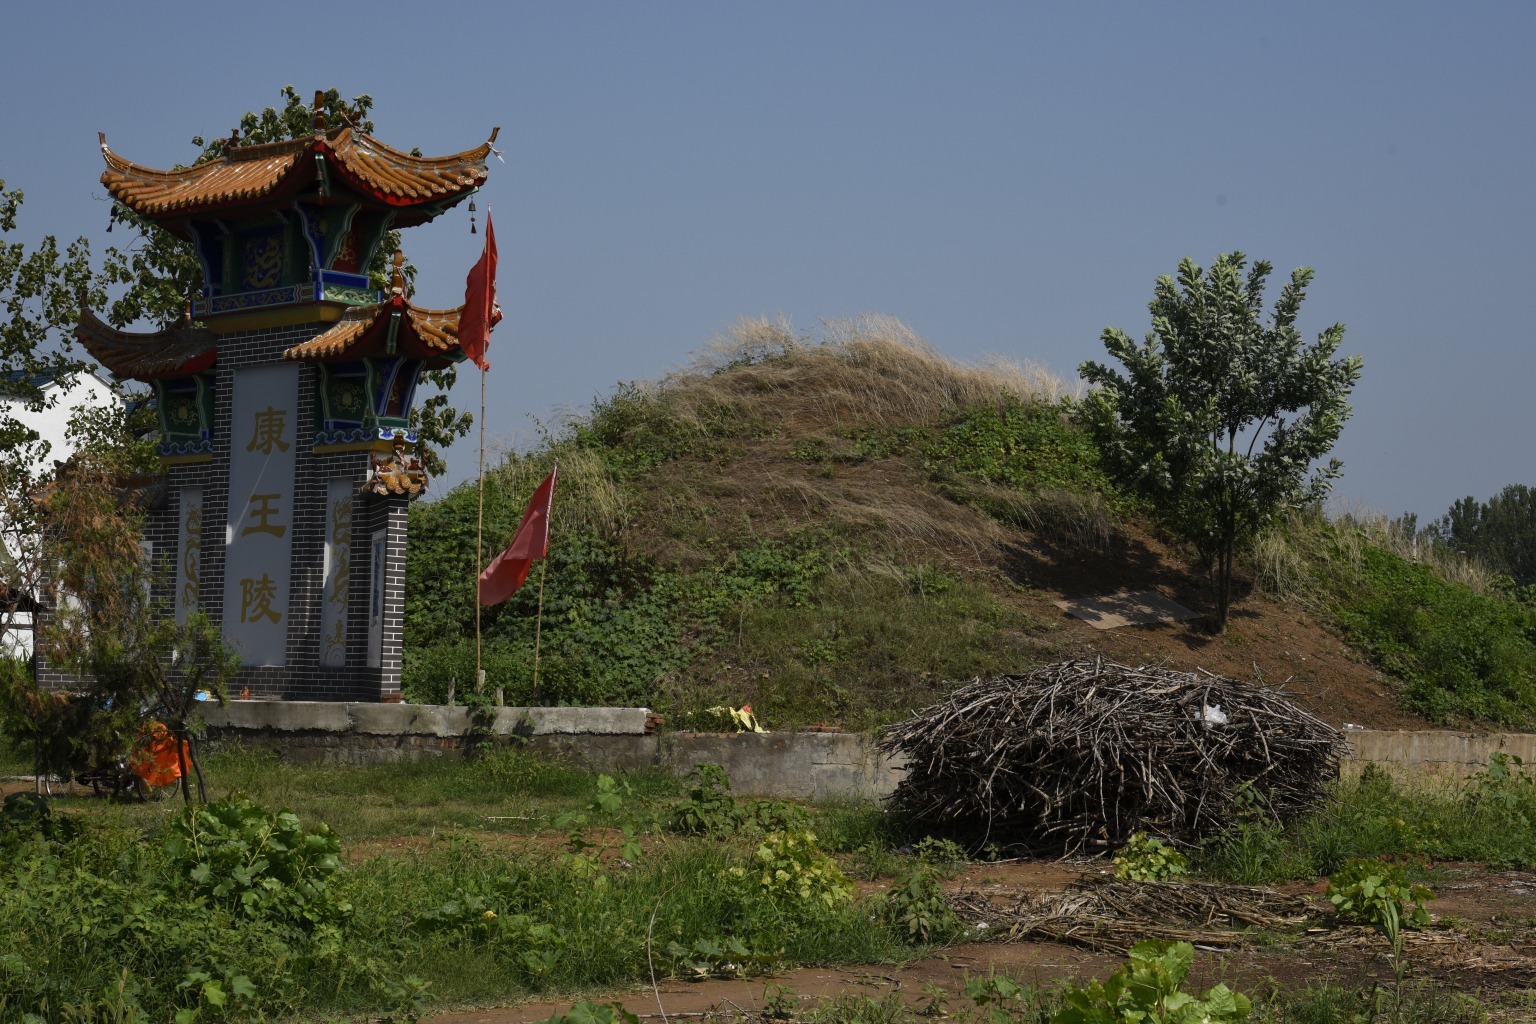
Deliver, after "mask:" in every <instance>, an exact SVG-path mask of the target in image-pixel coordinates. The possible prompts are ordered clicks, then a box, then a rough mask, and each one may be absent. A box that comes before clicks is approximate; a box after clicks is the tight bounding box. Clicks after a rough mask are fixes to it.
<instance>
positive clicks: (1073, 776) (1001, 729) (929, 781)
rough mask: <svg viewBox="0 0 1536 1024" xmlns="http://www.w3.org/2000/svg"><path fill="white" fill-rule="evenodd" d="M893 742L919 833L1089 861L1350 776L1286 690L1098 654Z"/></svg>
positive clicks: (966, 705) (1046, 669) (1263, 808)
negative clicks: (1092, 855)
mask: <svg viewBox="0 0 1536 1024" xmlns="http://www.w3.org/2000/svg"><path fill="white" fill-rule="evenodd" d="M880 746H881V749H883V750H884V751H886V752H887V753H891V754H901V755H904V756H905V757H906V758H907V761H908V771H907V775H906V777H905V778H904V779H903V780H902V781H901V783H900V785H899V786H898V787H897V789H896V793H895V800H896V802H897V803H898V804H899V805H900V806H902V807H903V808H905V809H906V810H907V811H908V812H909V813H911V814H913V815H914V816H915V818H916V819H917V820H918V822H919V823H920V824H922V825H925V826H927V827H929V828H933V829H936V830H941V831H947V832H950V833H953V834H956V835H959V836H962V837H966V838H969V839H972V840H973V841H978V842H984V841H990V842H996V843H998V844H999V845H1004V846H1009V845H1012V846H1021V847H1024V848H1027V849H1030V850H1034V851H1036V852H1040V851H1047V850H1049V851H1063V852H1068V853H1075V852H1083V851H1102V850H1105V849H1112V848H1114V847H1118V846H1119V845H1120V844H1122V843H1123V842H1124V841H1125V840H1126V838H1127V837H1129V836H1130V835H1131V833H1133V832H1138V831H1141V832H1149V833H1152V834H1155V835H1159V836H1162V837H1164V838H1165V839H1170V840H1174V841H1176V842H1190V841H1193V840H1196V839H1198V838H1200V837H1201V836H1205V835H1209V834H1212V833H1214V832H1217V831H1220V830H1221V829H1224V828H1227V827H1229V826H1231V825H1232V824H1233V823H1234V822H1236V821H1237V820H1238V816H1239V811H1240V809H1244V808H1246V809H1247V810H1249V811H1251V812H1253V813H1268V814H1273V815H1275V816H1277V817H1280V818H1282V819H1283V818H1285V817H1287V816H1289V815H1292V814H1295V813H1297V812H1299V811H1301V810H1304V809H1306V808H1307V807H1310V806H1312V805H1314V804H1315V803H1316V802H1317V801H1318V800H1319V799H1320V798H1321V797H1322V796H1323V793H1324V788H1325V787H1326V786H1327V785H1328V783H1329V781H1330V780H1332V779H1335V778H1337V777H1338V768H1339V757H1340V755H1341V754H1342V752H1343V749H1344V741H1343V737H1342V736H1341V734H1340V733H1339V732H1338V731H1337V730H1335V729H1333V728H1332V727H1331V726H1328V725H1326V724H1325V723H1323V722H1322V721H1321V720H1319V719H1318V718H1316V717H1315V716H1313V715H1311V714H1309V713H1308V712H1306V711H1304V710H1302V709H1301V708H1299V707H1297V706H1296V705H1295V704H1293V703H1291V702H1290V701H1289V700H1287V699H1286V698H1285V697H1283V696H1281V695H1280V694H1278V693H1276V692H1274V691H1272V690H1267V689H1264V688H1262V687H1258V686H1253V685H1249V684H1247V683H1241V682H1238V681H1236V680H1233V679H1226V678H1223V677H1221V676H1214V675H1211V674H1209V673H1205V672H1200V673H1192V672H1175V671H1172V670H1170V669H1166V668H1158V667H1155V666H1142V667H1140V668H1131V667H1129V666H1126V665H1117V664H1115V663H1114V662H1109V661H1105V660H1103V659H1098V660H1095V661H1069V662H1063V663H1060V664H1055V665H1046V666H1042V667H1041V668H1037V669H1035V670H1033V671H1031V672H1028V673H1025V674H1023V675H1007V676H1001V677H999V678H996V679H986V680H982V679H978V680H975V681H973V682H970V683H967V684H966V685H964V686H961V687H960V688H959V689H957V690H955V691H953V692H952V693H950V694H949V696H948V698H947V699H946V700H945V701H944V702H943V703H941V704H935V705H934V706H932V707H929V708H925V709H923V710H922V711H919V712H917V713H916V714H915V715H914V716H913V717H911V718H909V719H907V720H906V721H904V722H901V723H899V724H897V725H894V726H891V727H890V728H888V729H887V730H886V731H885V732H884V733H883V734H882V736H881V739H880ZM1240 805H1243V806H1242V807H1240Z"/></svg>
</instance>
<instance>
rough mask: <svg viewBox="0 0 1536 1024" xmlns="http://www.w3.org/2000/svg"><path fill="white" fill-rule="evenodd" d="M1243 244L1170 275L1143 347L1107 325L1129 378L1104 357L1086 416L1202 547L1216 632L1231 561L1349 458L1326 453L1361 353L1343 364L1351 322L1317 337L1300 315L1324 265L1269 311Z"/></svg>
mask: <svg viewBox="0 0 1536 1024" xmlns="http://www.w3.org/2000/svg"><path fill="white" fill-rule="evenodd" d="M1246 267H1247V257H1246V256H1244V255H1243V254H1242V253H1240V252H1233V253H1226V254H1223V255H1221V256H1218V257H1217V258H1216V261H1215V263H1213V264H1212V265H1211V267H1210V269H1209V271H1202V270H1201V268H1199V267H1197V266H1195V264H1194V262H1193V261H1192V260H1190V259H1189V258H1188V257H1186V258H1185V259H1184V260H1182V261H1181V262H1180V263H1179V274H1178V278H1177V280H1175V279H1174V278H1172V277H1167V276H1164V277H1160V278H1158V281H1157V285H1156V287H1155V288H1154V290H1153V296H1152V301H1151V303H1149V306H1148V308H1149V309H1150V310H1151V313H1152V330H1151V332H1150V333H1148V334H1147V335H1146V338H1145V340H1144V341H1143V342H1142V343H1141V344H1140V345H1138V344H1136V343H1135V342H1134V341H1133V340H1132V339H1131V338H1130V337H1129V336H1127V335H1126V334H1125V333H1124V332H1123V331H1120V330H1118V329H1116V328H1113V327H1111V328H1106V329H1105V331H1104V333H1103V335H1102V336H1101V340H1102V341H1103V342H1104V347H1105V349H1106V350H1107V351H1108V352H1109V354H1110V355H1111V356H1113V357H1114V358H1115V359H1117V360H1119V361H1120V363H1121V364H1122V365H1123V366H1124V371H1125V372H1124V373H1121V372H1119V371H1117V370H1114V369H1110V368H1108V367H1106V366H1104V365H1102V364H1100V363H1097V362H1092V361H1090V362H1085V363H1084V364H1083V365H1082V367H1081V368H1080V372H1081V374H1082V376H1083V378H1084V379H1085V380H1087V381H1088V382H1089V384H1091V385H1093V386H1094V390H1092V391H1091V392H1090V393H1089V395H1088V397H1087V398H1086V399H1085V401H1084V402H1083V406H1082V410H1081V417H1082V422H1083V424H1084V425H1085V426H1086V428H1087V429H1088V430H1089V432H1090V433H1091V434H1092V435H1093V436H1094V437H1095V439H1096V440H1097V441H1098V442H1099V444H1100V446H1101V448H1102V449H1103V452H1104V456H1105V462H1106V466H1107V468H1108V469H1109V470H1110V472H1111V473H1112V474H1114V475H1115V476H1116V477H1117V478H1118V480H1119V481H1120V482H1121V483H1122V485H1124V486H1126V487H1127V488H1128V489H1130V490H1131V491H1133V492H1134V493H1137V494H1139V495H1141V496H1143V497H1144V498H1146V499H1148V500H1149V501H1150V502H1151V503H1152V505H1153V507H1154V508H1155V509H1156V512H1157V515H1158V517H1159V518H1160V519H1161V520H1162V521H1163V522H1164V524H1165V525H1166V526H1167V527H1168V528H1169V529H1170V530H1172V531H1173V532H1174V533H1175V534H1177V535H1178V536H1180V537H1182V538H1184V539H1186V540H1188V541H1190V542H1192V543H1193V544H1194V545H1195V547H1196V550H1197V551H1199V553H1200V556H1201V558H1202V560H1203V561H1204V563H1205V565H1206V567H1207V568H1208V569H1209V570H1211V571H1213V573H1214V583H1215V597H1216V615H1215V618H1214V621H1213V623H1212V625H1213V631H1214V632H1218V633H1219V632H1221V631H1223V630H1224V629H1225V628H1226V624H1227V616H1228V612H1229V610H1230V607H1231V602H1232V570H1233V559H1234V557H1235V554H1236V552H1237V551H1238V549H1239V547H1240V545H1242V544H1243V543H1244V542H1246V541H1248V540H1250V539H1251V538H1252V537H1253V536H1254V535H1255V534H1256V533H1257V532H1258V531H1259V530H1261V529H1262V528H1263V527H1265V526H1266V525H1268V524H1269V523H1271V522H1272V521H1273V520H1274V519H1275V518H1276V517H1277V516H1279V515H1280V514H1282V513H1283V512H1285V511H1287V510H1289V509H1292V508H1295V507H1297V506H1300V505H1304V504H1308V503H1314V502H1317V501H1319V500H1321V498H1322V497H1323V495H1325V494H1326V493H1327V491H1328V489H1329V487H1330V486H1331V484H1332V481H1333V480H1334V479H1336V478H1337V477H1338V476H1339V474H1340V472H1341V470H1342V468H1343V466H1342V463H1340V462H1339V460H1338V459H1330V460H1329V461H1328V462H1327V463H1326V464H1323V465H1316V463H1317V461H1318V460H1319V459H1321V458H1323V456H1325V455H1327V454H1328V452H1329V450H1330V449H1332V447H1333V445H1334V442H1335V441H1337V440H1338V437H1339V432H1340V431H1341V430H1342V429H1343V426H1344V422H1345V420H1347V419H1348V418H1349V414H1350V406H1349V403H1348V398H1349V395H1350V393H1351V392H1352V391H1353V390H1354V387H1355V384H1356V382H1357V381H1358V380H1359V379H1360V369H1361V360H1360V358H1359V357H1358V356H1349V357H1345V358H1338V359H1336V358H1334V355H1335V353H1336V352H1337V351H1338V348H1339V345H1340V343H1341V342H1342V341H1343V339H1344V327H1343V325H1342V324H1334V325H1333V326H1332V327H1329V328H1328V329H1327V330H1325V331H1323V332H1322V333H1321V334H1320V335H1318V338H1317V340H1316V341H1315V342H1313V343H1312V344H1307V343H1306V342H1305V341H1304V339H1303V338H1302V335H1301V333H1300V332H1299V331H1298V330H1297V329H1296V316H1297V312H1298V311H1299V310H1300V308H1301V303H1302V300H1303V299H1304V298H1305V296H1306V288H1307V285H1308V284H1310V283H1311V281H1312V277H1313V271H1312V269H1311V268H1310V267H1301V268H1299V269H1297V270H1295V271H1293V272H1292V274H1291V279H1290V281H1289V283H1287V284H1286V286H1285V288H1284V289H1283V290H1282V291H1281V293H1280V297H1279V299H1278V300H1276V302H1275V305H1274V310H1273V312H1272V313H1271V314H1270V317H1269V322H1268V323H1267V324H1265V323H1261V321H1260V317H1261V313H1262V309H1263V302H1264V285H1265V281H1266V279H1267V278H1268V277H1269V275H1270V273H1271V271H1272V269H1273V268H1272V267H1271V266H1270V264H1269V263H1267V262H1264V261H1259V262H1256V263H1254V265H1253V267H1252V269H1250V270H1248V271H1247V274H1246V276H1245V275H1244V270H1245V268H1246Z"/></svg>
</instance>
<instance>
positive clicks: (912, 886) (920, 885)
mask: <svg viewBox="0 0 1536 1024" xmlns="http://www.w3.org/2000/svg"><path fill="white" fill-rule="evenodd" d="M943 882H944V876H943V875H942V874H941V873H940V872H939V871H938V870H937V869H936V868H934V867H932V866H931V865H928V864H918V865H917V866H916V867H914V868H913V869H912V870H911V871H910V872H908V873H907V875H906V877H905V878H903V879H901V880H900V881H899V882H897V883H896V884H895V885H893V886H892V887H891V891H890V892H889V893H887V894H886V896H885V903H884V907H883V910H884V914H885V918H886V920H887V921H888V922H889V923H890V925H891V926H892V927H894V928H896V929H897V930H899V931H903V932H905V933H906V935H907V937H908V938H909V939H911V940H912V941H913V942H923V943H927V942H944V941H946V940H948V939H950V938H952V937H953V936H955V935H958V934H959V933H960V930H961V926H960V920H959V918H957V917H956V916H955V911H954V909H953V908H952V907H951V906H950V905H949V901H948V900H947V899H945V898H944V884H943Z"/></svg>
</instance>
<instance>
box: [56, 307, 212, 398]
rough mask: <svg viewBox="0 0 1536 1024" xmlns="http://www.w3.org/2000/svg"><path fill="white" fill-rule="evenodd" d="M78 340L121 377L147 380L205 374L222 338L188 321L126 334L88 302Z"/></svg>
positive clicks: (80, 324)
mask: <svg viewBox="0 0 1536 1024" xmlns="http://www.w3.org/2000/svg"><path fill="white" fill-rule="evenodd" d="M75 338H76V340H78V341H79V342H80V344H81V345H82V346H83V347H84V348H85V350H86V351H87V352H89V353H90V354H91V356H92V357H93V358H94V359H95V360H96V361H97V362H98V363H100V364H101V365H102V366H105V367H106V368H107V369H108V370H111V371H112V373H113V374H114V375H115V376H117V377H131V378H134V379H136V380H144V379H146V378H150V377H159V376H163V375H165V374H174V373H201V372H202V371H203V370H206V369H208V368H209V367H211V366H212V365H213V362H214V360H215V359H216V358H217V356H218V343H217V342H218V335H216V334H214V333H213V332H212V331H210V330H208V329H207V328H205V327H197V326H194V325H193V324H192V323H191V322H190V321H187V320H185V319H183V320H178V321H177V322H176V323H174V324H167V325H165V326H164V327H162V328H160V329H159V330H158V331H124V330H120V329H118V328H116V327H113V326H112V325H111V324H109V323H107V322H106V321H105V320H103V319H101V317H99V316H97V315H96V312H95V310H93V309H91V308H90V307H89V306H87V305H86V304H85V303H84V302H82V303H81V304H80V320H79V322H78V323H77V324H76V325H75Z"/></svg>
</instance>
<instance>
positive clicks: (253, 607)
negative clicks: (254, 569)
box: [240, 573, 283, 622]
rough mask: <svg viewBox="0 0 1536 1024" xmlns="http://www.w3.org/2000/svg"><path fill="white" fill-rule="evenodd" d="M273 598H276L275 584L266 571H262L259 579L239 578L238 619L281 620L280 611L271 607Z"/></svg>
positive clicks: (244, 620)
mask: <svg viewBox="0 0 1536 1024" xmlns="http://www.w3.org/2000/svg"><path fill="white" fill-rule="evenodd" d="M275 600H277V584H276V583H274V582H273V581H272V577H270V576H268V575H267V574H266V573H262V574H261V579H259V580H253V579H243V580H241V581H240V621H241V622H256V621H258V620H260V619H271V620H272V621H273V622H280V621H282V618H283V615H282V613H281V612H279V611H277V610H276V609H275V608H273V607H272V602H273V601H275Z"/></svg>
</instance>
